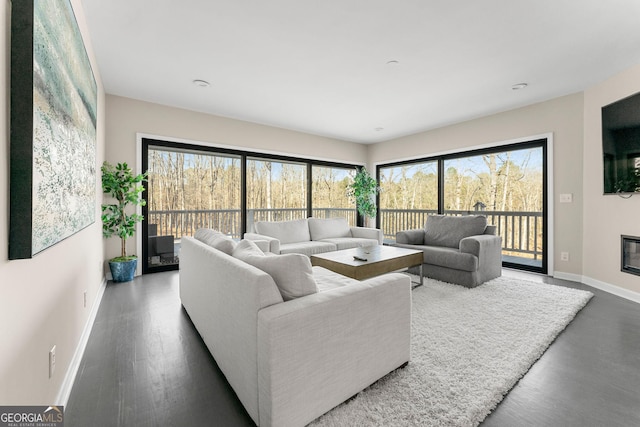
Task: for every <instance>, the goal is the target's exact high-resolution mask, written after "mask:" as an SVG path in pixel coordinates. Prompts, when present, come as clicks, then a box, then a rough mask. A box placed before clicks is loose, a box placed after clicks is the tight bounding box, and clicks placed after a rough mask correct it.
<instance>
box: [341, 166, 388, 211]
mask: <svg viewBox="0 0 640 427" xmlns="http://www.w3.org/2000/svg"><path fill="white" fill-rule="evenodd" d="M379 191H380V188H379V187H378V183H377V182H376V180H375V179H373V177H372V176H371V175H369V171H367V168H365V167H364V166H363V167H361V168H358V170H357V172H356V174H355V176H354V177H353V182H352V183H351V184H349V186H348V187H347V192H348V196H349V197H350V198H352V199H355V202H356V209H357V210H358V213H359V214H360V215H361V216H362V218H363V219H364V220H365V221H363V222H366V219H367V218H373V217H375V216H376V194H378V192H379Z"/></svg>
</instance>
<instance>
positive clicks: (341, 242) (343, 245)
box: [322, 237, 379, 251]
mask: <svg viewBox="0 0 640 427" xmlns="http://www.w3.org/2000/svg"><path fill="white" fill-rule="evenodd" d="M322 242H329V243H333V244H334V245H336V247H337V248H338V250H339V251H341V250H343V249H351V248H361V247H363V246H378V244H379V243H378V240H375V239H365V238H361V237H336V238H332V239H323V240H322Z"/></svg>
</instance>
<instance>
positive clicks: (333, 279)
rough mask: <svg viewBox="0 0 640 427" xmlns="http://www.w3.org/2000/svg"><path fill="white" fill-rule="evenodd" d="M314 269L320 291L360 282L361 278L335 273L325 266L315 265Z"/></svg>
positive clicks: (314, 276)
mask: <svg viewBox="0 0 640 427" xmlns="http://www.w3.org/2000/svg"><path fill="white" fill-rule="evenodd" d="M312 269H313V278H314V279H315V280H316V284H317V285H318V292H325V291H330V290H331V289H336V288H341V287H343V286H348V285H354V284H357V283H360V281H359V280H356V279H352V278H350V277H347V276H343V275H342V274H339V273H335V272H333V271H331V270H328V269H326V268H324V267H318V266H314V267H312Z"/></svg>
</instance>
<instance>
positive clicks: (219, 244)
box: [193, 228, 236, 255]
mask: <svg viewBox="0 0 640 427" xmlns="http://www.w3.org/2000/svg"><path fill="white" fill-rule="evenodd" d="M193 237H194V238H196V239H198V240H200V241H201V242H202V243H205V244H207V245H209V246H211V247H212V248H215V249H217V250H219V251H222V252H224V253H226V254H227V255H231V254H232V252H233V250H234V248H235V247H236V242H234V241H233V240H232V239H231V238H230V237H229V236H227V235H226V234H223V233H221V232H219V231H217V230H214V229H212V228H199V229H197V230H196V232H195V233H194V235H193Z"/></svg>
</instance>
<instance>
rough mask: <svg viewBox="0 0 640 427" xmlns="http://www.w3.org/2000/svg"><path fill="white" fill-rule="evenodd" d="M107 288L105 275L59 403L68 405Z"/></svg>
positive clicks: (64, 381)
mask: <svg viewBox="0 0 640 427" xmlns="http://www.w3.org/2000/svg"><path fill="white" fill-rule="evenodd" d="M106 288H107V279H106V277H103V278H102V283H101V284H100V288H99V289H98V294H97V295H96V299H95V301H94V302H93V306H92V307H91V313H89V318H88V319H87V323H85V325H84V329H83V331H82V335H81V336H80V341H79V342H78V345H77V346H76V351H75V352H74V354H73V358H72V359H71V363H70V364H69V369H67V373H66V375H65V376H64V380H63V381H62V385H61V386H60V390H59V391H58V396H56V404H57V405H60V406H67V402H68V401H69V396H70V395H71V389H72V388H73V383H74V382H75V380H76V375H77V374H78V369H80V363H81V362H82V356H84V351H85V349H86V348H87V343H88V342H89V336H90V335H91V330H92V329H93V323H94V322H95V320H96V316H97V315H98V309H99V308H100V302H101V301H102V297H103V295H104V291H105V289H106Z"/></svg>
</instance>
